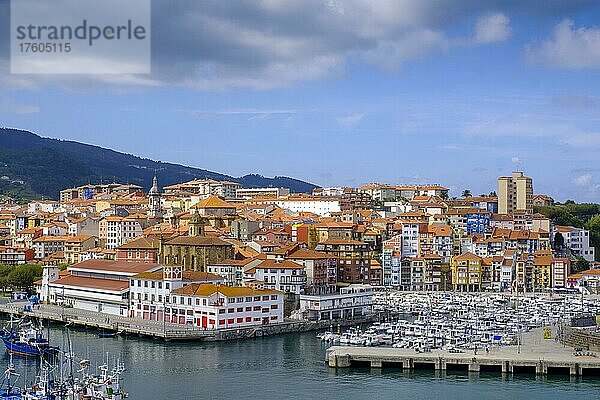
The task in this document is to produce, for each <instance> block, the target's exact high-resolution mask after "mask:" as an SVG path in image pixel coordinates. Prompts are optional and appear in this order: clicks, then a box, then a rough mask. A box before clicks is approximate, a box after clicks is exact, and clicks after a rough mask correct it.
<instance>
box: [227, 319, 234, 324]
mask: <svg viewBox="0 0 600 400" xmlns="http://www.w3.org/2000/svg"><path fill="white" fill-rule="evenodd" d="M234 322H235V320H234V319H233V318H229V319H227V323H228V324H233V323H234Z"/></svg>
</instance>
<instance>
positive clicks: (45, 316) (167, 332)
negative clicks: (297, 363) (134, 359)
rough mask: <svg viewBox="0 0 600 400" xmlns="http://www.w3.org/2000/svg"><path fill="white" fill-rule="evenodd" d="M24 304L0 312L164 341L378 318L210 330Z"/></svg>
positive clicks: (211, 338) (313, 328)
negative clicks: (26, 305) (27, 306)
mask: <svg viewBox="0 0 600 400" xmlns="http://www.w3.org/2000/svg"><path fill="white" fill-rule="evenodd" d="M25 304H26V303H25V302H16V303H3V304H0V314H4V315H9V316H10V315H17V316H26V317H32V318H39V319H41V320H46V321H52V322H57V323H63V324H68V325H74V326H79V327H85V328H96V329H98V330H100V331H104V332H115V333H117V334H120V335H135V336H140V337H147V338H154V339H162V340H165V341H225V340H236V339H246V338H255V337H262V336H272V335H279V334H286V333H294V332H307V331H316V330H322V329H330V328H332V327H336V328H337V327H346V326H353V325H358V324H364V323H369V322H373V321H375V320H377V318H378V316H377V315H368V316H363V317H361V318H355V319H352V320H341V319H340V320H330V321H294V320H286V321H285V322H282V323H278V324H271V325H263V326H254V327H247V328H231V329H219V330H213V329H202V328H198V327H195V326H188V325H181V324H173V323H168V322H161V321H149V320H140V319H133V318H128V317H124V316H118V315H108V314H102V313H98V312H93V311H88V310H82V309H77V308H65V307H60V306H56V305H52V304H39V305H36V306H35V307H33V308H32V309H31V310H30V311H26V310H25Z"/></svg>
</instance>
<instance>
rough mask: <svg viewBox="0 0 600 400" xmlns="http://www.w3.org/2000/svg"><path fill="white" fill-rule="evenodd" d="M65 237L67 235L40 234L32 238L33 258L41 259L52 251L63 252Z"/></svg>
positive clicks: (52, 252)
mask: <svg viewBox="0 0 600 400" xmlns="http://www.w3.org/2000/svg"><path fill="white" fill-rule="evenodd" d="M67 239H68V237H67V236H40V237H38V238H35V239H33V249H34V251H35V258H36V259H38V260H42V259H44V258H46V257H49V256H50V255H52V254H54V253H61V252H64V251H65V242H66V240H67Z"/></svg>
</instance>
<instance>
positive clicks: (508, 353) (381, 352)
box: [326, 329, 600, 376]
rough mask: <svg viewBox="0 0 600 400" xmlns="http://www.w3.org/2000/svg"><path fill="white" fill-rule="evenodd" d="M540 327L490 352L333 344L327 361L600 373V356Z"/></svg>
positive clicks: (336, 365)
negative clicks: (519, 341) (577, 349)
mask: <svg viewBox="0 0 600 400" xmlns="http://www.w3.org/2000/svg"><path fill="white" fill-rule="evenodd" d="M542 335H543V332H542V330H539V329H536V330H533V331H531V332H528V333H527V334H525V335H523V339H524V342H523V346H522V348H521V349H518V348H517V347H516V346H506V347H503V348H495V349H492V350H490V351H489V352H483V354H482V353H479V354H477V353H474V352H469V353H466V352H462V353H456V352H450V351H448V350H431V351H429V352H426V353H416V352H415V351H414V350H412V349H411V350H409V349H400V348H389V347H387V348H386V347H380V348H372V347H346V346H334V347H330V348H329V349H328V350H327V353H326V363H327V365H328V366H329V367H331V368H348V367H351V366H360V365H367V366H370V367H371V368H386V367H387V368H389V367H395V368H401V369H405V370H414V369H431V370H439V371H447V370H463V371H467V372H477V373H478V372H481V371H485V372H497V373H503V374H517V373H528V374H537V375H548V374H559V375H560V374H562V375H570V376H586V375H588V374H589V375H592V376H598V375H600V359H599V358H597V357H596V356H595V355H587V354H582V355H578V354H576V353H574V352H573V349H571V348H569V347H563V345H561V344H560V343H557V342H555V341H554V340H547V339H543V338H542Z"/></svg>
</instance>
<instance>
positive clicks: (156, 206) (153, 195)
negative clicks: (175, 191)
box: [148, 174, 162, 218]
mask: <svg viewBox="0 0 600 400" xmlns="http://www.w3.org/2000/svg"><path fill="white" fill-rule="evenodd" d="M160 198H161V195H160V191H159V190H158V179H156V174H155V175H154V178H153V179H152V187H151V188H150V192H148V209H149V211H148V215H149V216H150V218H161V217H162V208H161V204H160Z"/></svg>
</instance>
